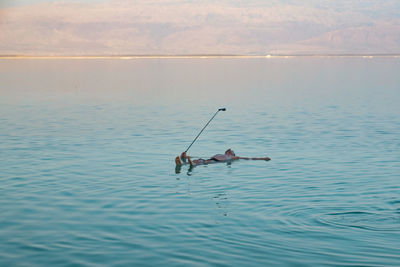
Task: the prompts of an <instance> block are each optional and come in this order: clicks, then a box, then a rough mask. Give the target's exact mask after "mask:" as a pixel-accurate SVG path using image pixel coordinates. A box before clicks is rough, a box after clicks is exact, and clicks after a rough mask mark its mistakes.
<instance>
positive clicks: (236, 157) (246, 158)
mask: <svg viewBox="0 0 400 267" xmlns="http://www.w3.org/2000/svg"><path fill="white" fill-rule="evenodd" d="M233 159H245V160H249V159H251V160H267V161H268V160H271V158H269V157H264V158H248V157H238V156H234V157H233Z"/></svg>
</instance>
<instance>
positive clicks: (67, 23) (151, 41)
mask: <svg viewBox="0 0 400 267" xmlns="http://www.w3.org/2000/svg"><path fill="white" fill-rule="evenodd" d="M274 53H275V54H276V53H283V54H293V53H400V0H307V1H300V0H269V1H261V0H220V1H211V0H198V1H195V0H188V1H180V0H147V1H144V0H136V1H135V0H131V1H129V0H69V1H56V0H0V54H34V55H46V54H48V55H94V54H274Z"/></svg>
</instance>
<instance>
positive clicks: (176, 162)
mask: <svg viewBox="0 0 400 267" xmlns="http://www.w3.org/2000/svg"><path fill="white" fill-rule="evenodd" d="M175 164H176V165H177V166H182V161H181V160H180V158H179V157H176V158H175Z"/></svg>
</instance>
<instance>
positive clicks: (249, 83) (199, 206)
mask: <svg viewBox="0 0 400 267" xmlns="http://www.w3.org/2000/svg"><path fill="white" fill-rule="evenodd" d="M399 64H400V62H399V61H398V59H389V58H387V59H373V60H368V61H366V60H364V59H357V58H348V59H346V58H338V59H335V58H329V59H315V58H301V59H271V60H263V59H207V60H205V59H203V60H201V59H185V60H183V59H146V60H144V59H141V60H138V59H135V60H123V61H122V60H100V59H99V60H74V61H68V60H51V61H47V60H19V61H13V60H2V61H0V80H1V88H0V93H1V98H0V104H1V106H0V122H1V125H2V126H1V128H0V138H1V140H2V142H1V144H0V150H1V160H0V170H1V178H0V181H1V187H0V207H1V208H0V211H1V214H2V216H1V220H0V240H1V241H2V242H0V263H1V265H28V264H29V265H44V264H46V265H50V264H57V265H58V264H59V265H71V264H80V265H95V264H104V265H110V264H121V265H133V264H135V265H149V266H154V265H161V264H162V265H171V266H175V265H187V264H192V265H217V264H221V265H227V266H231V265H248V264H250V263H251V264H252V265H263V266H265V265H268V264H284V265H294V264H304V265H311V264H312V265H372V266H376V265H393V266H396V265H399V264H400V257H399V256H398V255H400V251H399V247H400V246H399V245H400V243H399V241H398V240H400V204H399V192H400V190H399V189H400V187H399V184H398V178H399V175H400V164H399V163H400V156H399V153H398V151H399V148H400V139H399V135H398V133H399V131H400V123H399V120H398V117H399V115H400V108H399V107H398V102H399V100H400V91H399V85H400V78H399V77H398V75H397V72H396V70H398V69H399ZM219 107H226V108H227V112H224V113H221V114H218V116H217V117H216V118H215V119H214V120H213V122H212V123H211V124H210V125H209V127H208V128H207V129H206V130H205V132H204V133H203V134H202V135H201V136H200V138H199V140H198V141H197V142H196V143H195V144H194V145H193V147H192V148H191V150H190V154H192V155H196V156H202V157H209V156H211V155H213V154H216V153H221V152H223V151H225V150H226V149H227V148H232V149H234V150H235V152H236V153H237V154H238V155H241V156H270V157H271V158H272V160H271V161H269V162H264V161H261V162H258V161H238V162H233V163H232V164H213V165H208V166H198V167H195V168H193V169H189V168H188V167H187V166H183V167H182V169H181V170H180V173H178V174H177V173H176V170H175V165H174V163H173V159H174V157H175V156H176V155H177V154H179V153H180V152H182V150H184V149H185V148H186V147H187V146H188V145H189V144H190V142H191V141H192V140H193V138H194V137H195V136H196V134H197V133H198V132H199V131H200V129H201V128H202V127H203V125H204V124H205V123H206V122H207V121H208V119H209V118H210V117H211V116H212V115H213V114H214V112H215V111H216V109H217V108H219Z"/></svg>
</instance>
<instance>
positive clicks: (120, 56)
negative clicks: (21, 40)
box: [0, 54, 400, 59]
mask: <svg viewBox="0 0 400 267" xmlns="http://www.w3.org/2000/svg"><path fill="white" fill-rule="evenodd" d="M294 57H304V58H305V57H327V58H333V57H354V58H374V57H390V58H400V54H292V55H290V54H287V55H285V54H270V55H234V54H232V55H230V54H226V55H223V54H221V55H219V54H218V55H213V54H210V55H207V54H204V55H201V54H199V55H196V54H193V55H190V54H188V55H54V56H53V55H0V59H164V58H166V59H167V58H171V59H174V58H175V59H179V58H194V59H195V58H200V59H201V58H294Z"/></svg>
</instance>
